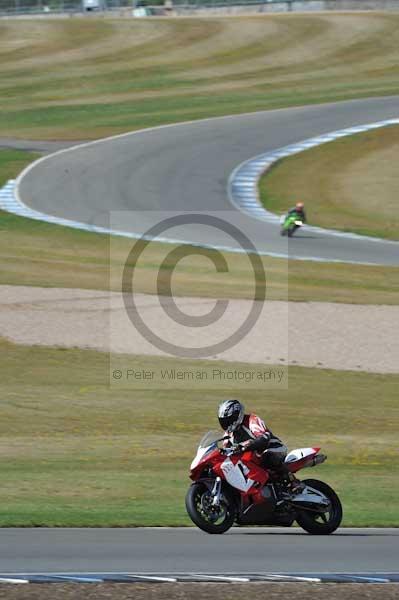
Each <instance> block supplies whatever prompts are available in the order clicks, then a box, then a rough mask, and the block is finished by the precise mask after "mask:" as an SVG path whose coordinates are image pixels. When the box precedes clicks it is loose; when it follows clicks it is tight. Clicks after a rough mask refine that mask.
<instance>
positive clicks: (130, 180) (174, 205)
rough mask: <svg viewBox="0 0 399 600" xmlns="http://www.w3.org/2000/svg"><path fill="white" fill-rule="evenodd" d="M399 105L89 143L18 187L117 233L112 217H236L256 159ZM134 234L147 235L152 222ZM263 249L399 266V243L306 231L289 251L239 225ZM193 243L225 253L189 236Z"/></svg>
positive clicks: (34, 170)
mask: <svg viewBox="0 0 399 600" xmlns="http://www.w3.org/2000/svg"><path fill="white" fill-rule="evenodd" d="M398 111H399V100H398V98H397V97H387V98H375V99H367V100H354V101H349V102H340V103H334V104H325V105H318V106H308V107H302V108H290V109H281V110H275V111H267V112H261V113H251V114H245V115H236V116H231V117H221V118H215V119H207V120H203V121H195V122H191V123H182V124H180V125H171V126H164V127H159V128H155V129H147V130H142V131H139V132H134V133H130V134H124V135H121V136H117V137H114V138H108V139H105V140H99V141H96V142H91V143H89V144H83V145H81V146H77V147H75V148H72V149H68V150H63V151H61V152H58V153H56V154H54V155H51V156H49V157H45V158H44V159H41V160H40V161H38V162H36V163H35V164H34V165H33V166H31V167H29V168H28V169H27V170H26V171H25V172H24V173H23V174H22V176H21V178H20V179H19V181H18V194H19V197H20V199H21V200H22V202H24V203H25V204H27V205H28V206H29V207H31V208H33V209H34V210H36V211H38V212H41V213H45V214H49V215H53V216H55V217H57V218H61V219H67V220H72V221H75V222H76V221H79V222H82V223H85V224H87V225H89V226H90V227H92V226H94V227H105V228H107V227H109V213H110V211H126V210H128V211H146V210H159V211H219V210H220V211H226V210H231V204H230V202H229V198H228V194H227V186H228V180H229V176H230V174H231V173H232V171H233V170H234V169H235V168H236V166H237V165H238V164H240V163H242V162H244V161H245V160H247V159H248V157H250V156H256V155H259V154H262V153H265V152H269V151H270V152H271V151H273V150H275V149H276V148H280V147H282V146H288V145H291V144H296V143H298V142H300V141H301V140H304V139H306V138H309V137H315V136H319V135H323V134H328V133H330V132H331V131H335V130H337V129H341V128H347V127H354V126H358V125H363V124H364V123H368V122H374V121H380V120H383V119H390V118H396V117H397V116H398ZM137 215H138V218H137V219H135V220H134V223H132V225H130V228H129V226H126V227H127V231H128V232H129V231H130V232H131V233H135V234H141V233H143V232H144V231H145V230H146V222H145V219H143V218H142V215H140V214H139V213H137ZM236 224H237V225H238V226H241V227H242V230H243V231H245V232H247V234H248V235H249V237H250V239H251V240H253V241H254V242H255V243H256V246H257V248H258V250H259V251H260V252H262V253H264V254H270V255H274V256H289V257H291V258H298V259H309V260H323V261H340V262H354V263H363V264H364V263H369V264H381V265H398V264H399V243H392V242H388V241H383V240H378V241H375V240H369V239H367V238H358V239H352V238H342V237H337V236H336V235H334V234H333V233H329V232H324V231H318V232H315V233H313V232H312V234H311V235H310V234H309V233H307V232H306V231H303V232H300V233H299V234H298V236H297V237H296V238H293V239H292V240H290V242H289V247H288V252H287V241H286V240H285V239H282V238H281V237H280V235H279V231H278V228H277V227H276V225H275V224H274V223H267V222H261V221H258V220H255V219H252V218H251V217H250V216H248V215H245V214H239V215H238V217H237V223H236ZM180 238H182V239H183V240H184V241H187V242H194V243H198V244H206V245H211V246H218V242H219V240H218V237H217V232H215V233H214V234H212V232H211V231H210V232H209V235H208V237H207V239H204V238H203V232H201V238H199V237H198V235H196V232H195V229H194V228H192V227H191V228H190V227H188V228H187V230H186V231H185V232H183V236H180Z"/></svg>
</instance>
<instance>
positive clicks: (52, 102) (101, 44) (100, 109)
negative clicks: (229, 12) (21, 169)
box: [0, 12, 399, 139]
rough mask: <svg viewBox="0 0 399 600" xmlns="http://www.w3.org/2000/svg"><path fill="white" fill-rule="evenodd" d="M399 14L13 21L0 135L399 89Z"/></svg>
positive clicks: (111, 127)
mask: <svg viewBox="0 0 399 600" xmlns="http://www.w3.org/2000/svg"><path fill="white" fill-rule="evenodd" d="M398 23H399V16H398V15H395V14H394V13H390V14H384V13H377V12H373V13H372V14H367V13H356V14H350V13H347V14H328V13H325V14H312V15H310V14H309V15H306V16H305V15H299V14H292V15H256V17H248V16H247V17H240V18H226V17H216V18H208V19H206V18H179V19H173V18H170V19H156V18H153V19H148V20H144V19H143V20H139V19H136V20H134V19H131V20H130V19H107V20H104V19H99V18H92V19H84V18H74V19H60V20H49V21H47V20H37V21H35V22H33V23H32V20H23V19H18V20H15V21H14V20H9V21H3V22H2V23H1V24H0V36H1V39H2V47H1V49H0V69H1V71H2V78H1V82H0V95H1V97H2V98H4V99H5V100H7V104H6V105H5V107H3V110H2V111H1V114H0V135H6V136H17V137H29V138H32V137H33V138H41V139H82V138H84V139H87V138H96V137H97V138H98V137H103V136H105V135H108V134H111V133H118V132H122V131H127V130H133V129H137V128H141V127H148V126H154V125H158V124H163V123H174V122H177V121H182V120H186V119H187V120H189V119H198V118H201V117H210V116H219V115H224V114H234V113H242V112H247V111H256V110H262V109H270V108H279V107H288V106H293V105H305V104H311V103H320V102H330V101H333V100H344V99H350V98H363V97H370V96H382V95H387V94H389V95H392V94H398V93H399V78H398V71H397V67H396V65H397V64H398V60H399V50H398V48H399V44H398V42H399V33H398V31H399V27H398Z"/></svg>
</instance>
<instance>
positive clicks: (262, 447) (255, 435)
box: [218, 400, 299, 492]
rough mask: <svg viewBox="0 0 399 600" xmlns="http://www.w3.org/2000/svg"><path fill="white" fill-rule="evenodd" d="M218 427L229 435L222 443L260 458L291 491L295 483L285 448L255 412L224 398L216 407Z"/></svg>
mask: <svg viewBox="0 0 399 600" xmlns="http://www.w3.org/2000/svg"><path fill="white" fill-rule="evenodd" d="M218 418H219V423H220V426H221V428H222V429H223V430H224V431H225V434H226V435H227V436H228V437H229V440H228V441H227V443H226V445H229V446H235V447H236V448H237V450H239V451H246V450H252V451H253V452H256V454H257V455H258V456H259V458H260V464H261V466H262V467H264V468H265V469H271V470H272V471H274V472H275V473H276V474H277V476H278V477H279V479H280V480H281V481H282V482H284V483H285V484H286V486H287V487H289V488H290V490H291V491H293V492H295V491H296V489H297V487H298V484H299V482H298V484H297V483H296V481H297V480H296V478H295V477H294V476H293V475H291V473H290V471H289V470H288V468H287V466H286V464H285V462H284V461H285V457H286V456H287V452H288V450H287V447H286V446H285V445H284V444H283V442H282V441H281V440H280V439H279V438H278V437H277V436H275V435H274V434H273V433H272V432H271V431H270V429H268V428H267V427H266V425H265V423H264V422H263V421H262V419H260V418H259V417H258V416H257V415H255V414H245V408H244V405H243V404H242V403H241V402H240V401H239V400H225V401H224V402H222V404H220V406H219V409H218Z"/></svg>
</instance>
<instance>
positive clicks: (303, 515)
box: [296, 479, 342, 535]
mask: <svg viewBox="0 0 399 600" xmlns="http://www.w3.org/2000/svg"><path fill="white" fill-rule="evenodd" d="M302 483H304V484H305V485H309V486H310V487H312V488H314V489H315V490H317V491H318V492H321V493H322V494H324V495H325V496H327V498H328V499H329V500H330V503H331V508H330V510H329V511H327V512H325V513H317V512H311V511H307V510H303V511H301V512H298V515H297V518H296V522H297V523H298V525H299V526H300V527H302V529H304V530H305V531H307V532H308V533H310V534H312V535H329V534H330V533H333V531H335V530H336V529H337V528H338V527H339V526H340V525H341V521H342V505H341V501H340V499H339V498H338V496H337V494H336V493H335V492H334V490H333V489H332V488H330V486H329V485H327V484H326V483H324V482H323V481H319V480H318V479H304V480H303V481H302Z"/></svg>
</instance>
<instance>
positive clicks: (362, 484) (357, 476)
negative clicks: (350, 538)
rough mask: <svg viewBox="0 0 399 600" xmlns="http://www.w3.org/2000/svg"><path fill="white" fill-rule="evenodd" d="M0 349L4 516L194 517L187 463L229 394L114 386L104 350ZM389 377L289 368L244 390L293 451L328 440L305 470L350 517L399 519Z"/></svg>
mask: <svg viewBox="0 0 399 600" xmlns="http://www.w3.org/2000/svg"><path fill="white" fill-rule="evenodd" d="M0 348H1V353H2V364H3V376H2V402H1V420H0V451H1V456H2V485H1V487H0V525H1V526H7V525H8V526H17V525H20V526H27V525H38V526H39V525H56V526H57V525H58V526H60V525H66V526H106V525H113V526H125V525H131V526H134V525H145V524H146V525H150V524H151V525H188V524H189V520H188V518H187V516H186V514H185V510H184V494H185V491H186V489H187V486H188V485H189V479H188V467H189V464H190V462H191V459H192V456H193V453H194V451H195V447H196V444H197V442H198V440H199V438H200V437H201V435H202V434H203V433H204V432H205V431H207V430H208V429H210V428H216V425H217V420H216V407H217V405H218V402H220V401H221V400H222V399H223V398H225V397H228V396H229V395H231V393H232V390H229V389H225V388H223V387H222V388H215V389H214V390H206V389H202V388H201V389H200V388H196V386H192V385H190V389H189V390H187V389H176V388H175V386H174V385H171V384H170V385H165V386H164V387H161V388H159V389H151V388H145V389H141V390H140V389H137V388H135V389H130V388H128V387H126V386H122V387H121V388H120V387H118V386H117V385H115V386H112V388H111V389H110V388H109V385H108V376H109V358H108V355H107V354H103V353H99V352H95V351H88V350H77V349H69V350H65V349H52V348H45V347H33V348H32V347H24V346H18V345H13V344H10V343H8V342H5V341H1V342H0ZM113 361H114V364H115V361H117V364H118V366H119V367H120V368H125V367H130V368H131V366H132V364H134V366H135V368H137V369H139V368H147V369H152V368H156V367H159V366H162V368H164V367H165V366H168V365H169V366H170V365H172V364H174V365H175V366H177V367H179V366H181V367H183V368H190V367H192V368H194V367H195V366H198V363H195V362H194V361H176V360H174V359H166V360H165V359H162V358H152V357H140V356H137V357H132V356H129V357H125V356H123V355H122V356H117V357H116V356H114V357H113ZM200 364H201V365H203V364H204V363H203V362H200ZM205 364H206V363H205ZM210 364H211V365H212V367H214V366H217V363H215V362H212V363H210ZM237 366H239V365H236V364H232V363H229V364H228V367H229V368H235V367H237ZM246 366H247V365H246ZM398 384H399V376H397V375H388V376H380V375H373V374H367V373H352V372H336V371H329V370H319V369H306V368H299V367H290V368H289V389H288V390H284V389H282V390H280V389H268V391H267V393H266V394H265V390H264V389H263V390H254V389H249V388H248V389H247V390H243V391H242V393H241V397H242V399H243V400H244V402H245V403H246V405H247V407H248V409H250V410H254V411H256V412H258V413H259V414H261V415H262V416H263V417H264V418H265V419H266V421H267V422H268V423H269V425H270V426H271V427H272V428H273V430H274V431H275V432H276V433H277V434H278V435H280V436H282V438H283V439H284V440H285V441H286V442H287V444H288V445H289V446H290V447H301V446H307V445H309V444H320V445H321V446H322V447H323V450H324V451H325V452H326V453H327V454H328V456H329V459H328V461H327V463H326V464H325V465H323V466H321V467H319V468H317V469H316V470H308V471H304V473H303V474H304V476H307V477H313V476H314V477H319V478H321V479H324V480H326V481H327V482H328V483H330V484H331V485H333V486H334V487H335V488H336V489H337V490H338V492H339V494H340V496H341V497H342V501H343V504H344V508H345V525H348V526H349V525H359V526H360V525H361V526H372V525H376V526H385V525H396V526H397V525H399V509H398V504H397V502H396V490H397V488H398V484H399V470H398V455H397V451H396V442H397V387H398ZM376 398H379V401H378V402H377V401H376ZM382 432H383V435H382Z"/></svg>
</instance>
